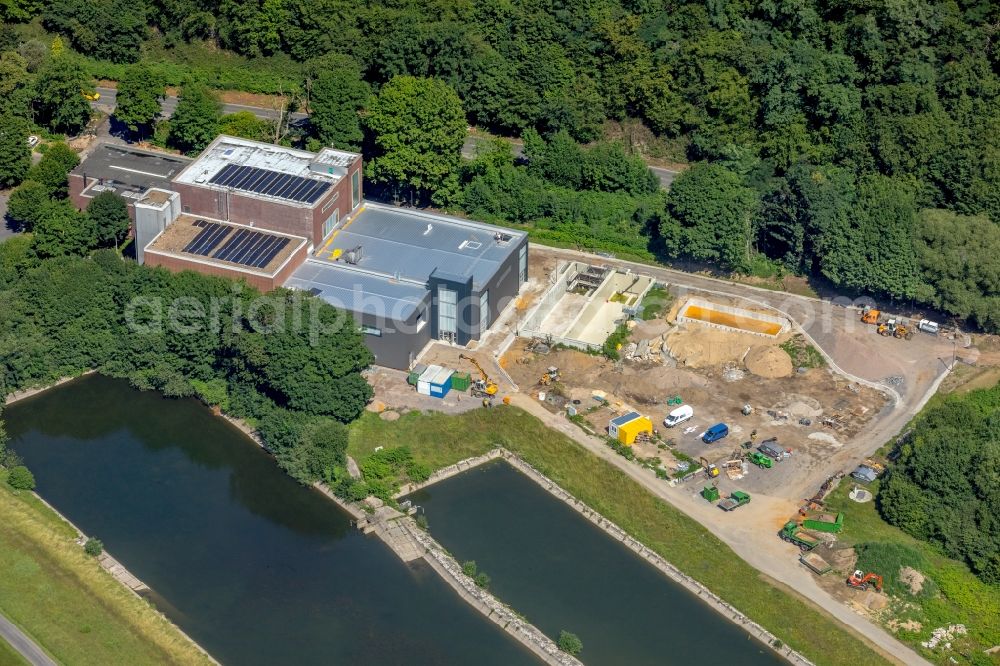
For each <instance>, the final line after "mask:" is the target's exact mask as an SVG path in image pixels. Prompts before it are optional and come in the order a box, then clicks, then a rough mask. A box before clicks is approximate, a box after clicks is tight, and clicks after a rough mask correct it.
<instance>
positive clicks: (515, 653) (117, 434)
mask: <svg viewBox="0 0 1000 666" xmlns="http://www.w3.org/2000/svg"><path fill="white" fill-rule="evenodd" d="M4 419H5V420H6V421H7V429H8V431H9V433H10V435H11V437H12V440H13V443H12V446H13V448H14V449H15V450H16V451H17V452H18V453H20V454H21V456H22V457H23V458H24V459H25V462H26V464H27V465H28V466H29V467H30V468H31V470H32V471H33V472H34V473H35V476H36V478H37V479H38V491H39V493H40V494H41V495H42V496H43V497H45V498H46V499H47V500H49V501H50V502H51V503H52V504H53V505H55V506H56V508H58V509H59V510H60V511H61V512H63V513H64V514H65V515H66V516H67V517H68V518H69V519H70V520H72V521H73V522H74V523H76V524H77V525H78V526H79V527H80V529H82V530H83V531H84V532H86V533H88V534H91V535H95V536H97V537H99V538H100V539H102V540H103V541H104V543H105V545H106V546H107V548H108V549H109V551H110V552H112V553H113V554H114V555H115V556H116V557H117V558H118V559H119V560H121V561H122V563H123V564H125V566H127V567H128V568H129V569H130V570H131V571H132V572H133V573H134V574H135V575H137V576H138V577H139V578H141V579H142V580H143V581H145V582H146V583H147V584H148V585H150V586H151V587H152V588H153V589H154V590H155V591H156V595H155V597H154V600H155V602H156V604H157V606H158V607H159V608H160V609H161V610H163V611H164V612H165V613H167V615H168V616H169V617H170V618H171V619H172V620H173V621H174V622H176V623H177V624H178V625H179V626H180V627H181V628H182V629H184V631H186V632H187V633H188V634H190V635H191V636H192V637H193V638H194V639H195V640H197V641H198V642H199V643H200V644H201V645H202V646H204V647H205V648H206V649H207V650H208V651H209V652H211V653H212V655H213V656H215V657H216V658H217V659H219V660H220V661H222V662H224V663H229V664H312V663H324V664H352V665H353V664H379V665H389V664H522V663H535V661H534V658H533V657H532V656H531V655H530V653H528V652H527V651H526V650H524V649H523V648H522V647H521V646H520V645H519V644H518V643H515V642H514V641H512V640H510V639H509V638H508V637H507V636H506V635H505V634H504V633H503V632H502V631H501V630H500V629H499V628H497V627H496V626H495V625H494V624H492V623H490V622H489V621H488V620H486V619H485V618H483V617H482V616H481V615H479V614H478V613H476V612H475V611H474V610H472V609H471V608H469V607H468V606H467V605H465V604H464V603H463V602H462V601H461V600H460V599H459V598H458V597H457V596H456V595H455V594H454V593H453V592H452V591H451V589H450V588H448V587H446V585H445V583H444V582H443V581H441V580H440V578H439V577H438V576H437V575H436V574H435V573H434V572H433V571H431V570H430V568H429V567H427V566H426V565H424V564H422V563H419V564H417V565H416V566H414V565H404V564H403V563H402V562H400V561H399V560H398V559H397V558H396V556H395V555H393V554H392V553H391V552H390V551H389V550H388V549H387V548H386V547H385V546H384V545H383V544H382V543H381V542H380V541H378V540H377V539H375V538H373V537H364V536H362V535H361V534H359V533H358V532H357V531H356V530H353V529H352V528H351V526H350V524H349V521H348V517H347V516H346V514H344V513H343V512H342V511H340V510H339V509H338V508H337V507H336V506H335V505H334V504H332V503H331V502H330V501H329V500H327V499H325V498H324V497H323V496H322V495H320V494H319V493H317V492H314V491H312V490H309V489H306V488H303V487H301V486H299V485H298V484H296V483H295V482H294V481H292V480H291V479H289V478H288V477H287V476H285V475H284V473H283V472H281V471H280V470H279V469H278V468H277V467H276V466H275V464H274V463H273V461H272V460H271V459H270V458H269V457H268V456H267V455H266V454H265V453H264V452H262V451H260V450H259V449H258V448H257V447H256V446H254V445H253V444H251V443H249V442H248V441H247V439H246V438H245V437H243V435H242V434H241V433H240V432H239V431H237V430H236V429H235V428H233V427H232V426H230V425H229V424H228V423H226V422H225V421H223V420H222V419H219V418H216V417H213V416H212V415H211V414H210V413H209V412H208V410H206V409H205V408H203V407H202V406H201V405H200V404H198V403H196V402H194V401H189V400H166V399H163V398H161V397H159V396H158V395H157V394H155V393H140V392H138V391H134V390H132V389H131V388H129V387H128V385H127V384H125V383H124V382H119V381H114V380H110V379H107V378H103V377H89V378H86V379H83V380H80V381H77V382H73V383H70V384H67V385H65V386H62V387H59V388H57V389H53V390H51V391H48V392H46V393H44V394H41V395H39V396H37V397H34V398H31V399H28V400H24V401H22V402H20V403H17V404H15V405H13V406H11V407H10V408H8V409H7V410H6V411H5V412H4Z"/></svg>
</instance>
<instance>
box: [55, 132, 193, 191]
mask: <svg viewBox="0 0 1000 666" xmlns="http://www.w3.org/2000/svg"><path fill="white" fill-rule="evenodd" d="M190 163H191V160H190V159H188V158H187V157H181V156H179V155H167V154H165V153H154V152H151V151H148V150H139V149H137V148H131V147H129V146H117V145H111V144H107V143H102V144H101V145H99V146H97V148H95V149H94V150H93V151H92V152H91V153H90V155H88V156H87V158H86V159H85V160H83V162H82V163H80V164H79V165H77V167H76V168H75V169H73V173H74V174H79V175H81V176H86V177H87V185H88V186H89V185H91V184H92V182H96V181H100V180H103V181H104V183H105V184H117V185H121V186H124V187H126V188H129V189H132V190H136V191H145V190H148V189H149V188H151V187H159V188H163V189H167V190H169V189H171V185H170V179H171V178H173V176H175V175H176V174H177V173H179V172H180V171H181V170H182V169H184V167H186V166H187V165H188V164H190ZM112 181H113V182H112Z"/></svg>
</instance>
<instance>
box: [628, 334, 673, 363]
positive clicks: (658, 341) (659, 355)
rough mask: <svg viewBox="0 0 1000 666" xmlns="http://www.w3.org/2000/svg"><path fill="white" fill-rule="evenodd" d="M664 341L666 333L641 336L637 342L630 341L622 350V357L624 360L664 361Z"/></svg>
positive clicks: (665, 341)
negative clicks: (649, 336) (648, 336)
mask: <svg viewBox="0 0 1000 666" xmlns="http://www.w3.org/2000/svg"><path fill="white" fill-rule="evenodd" d="M666 343H667V334H666V333H664V334H662V335H658V336H656V337H654V338H643V339H642V340H639V341H637V342H630V343H628V344H627V345H625V348H624V349H623V350H622V358H624V359H625V360H626V361H646V362H650V363H665V362H666V356H667V354H666V353H665V351H666Z"/></svg>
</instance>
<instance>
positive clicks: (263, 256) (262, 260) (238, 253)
mask: <svg viewBox="0 0 1000 666" xmlns="http://www.w3.org/2000/svg"><path fill="white" fill-rule="evenodd" d="M286 245H288V239H287V238H282V237H280V236H272V235H270V234H262V233H260V232H259V231H252V230H250V229H240V230H239V231H237V232H236V233H235V234H233V236H232V238H230V239H229V240H228V241H227V242H226V244H225V245H223V246H222V247H221V248H219V251H218V252H216V253H215V254H214V255H212V258H213V259H219V260H221V261H228V262H231V263H234V264H241V265H243V266H250V267H251V268H263V267H264V266H267V265H268V264H269V263H271V260H272V259H274V257H275V256H276V255H277V254H278V253H279V252H281V251H282V250H283V249H284V248H285V246H286Z"/></svg>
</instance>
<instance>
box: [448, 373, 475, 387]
mask: <svg viewBox="0 0 1000 666" xmlns="http://www.w3.org/2000/svg"><path fill="white" fill-rule="evenodd" d="M471 385H472V375H470V374H469V373H468V372H456V373H455V374H453V375H452V376H451V389H452V390H453V391H468V390H469V386H471Z"/></svg>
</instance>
